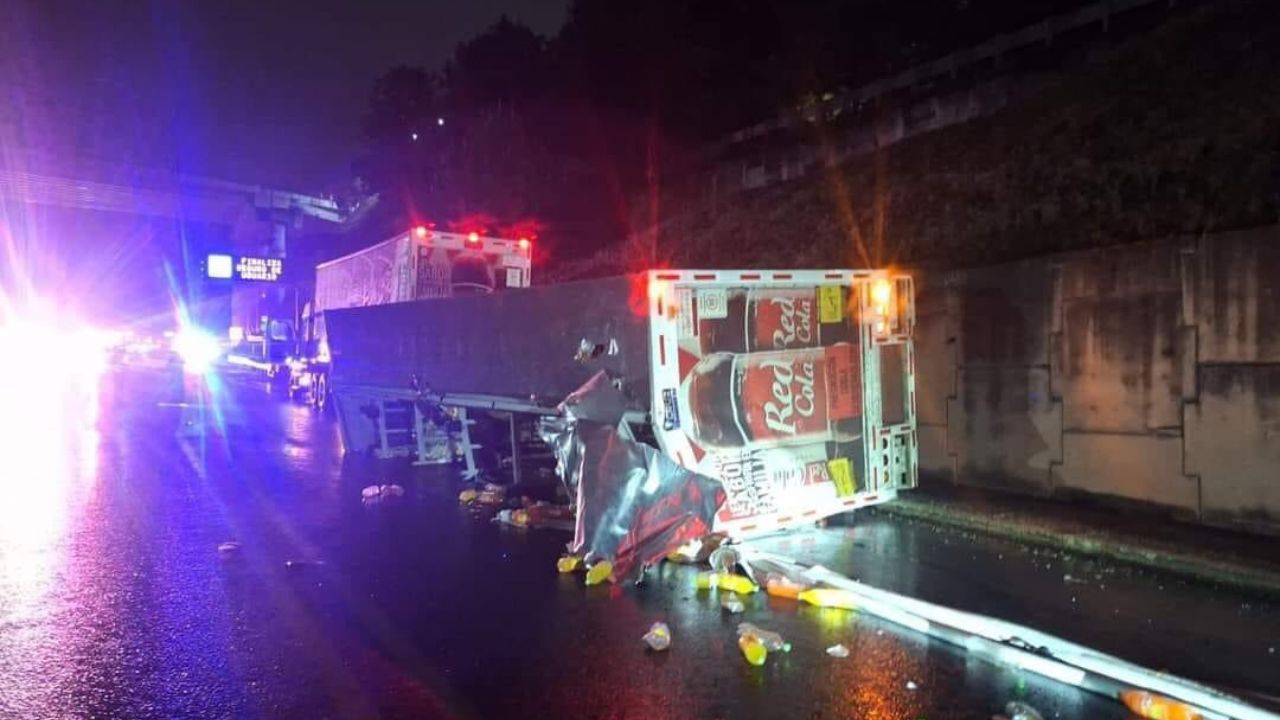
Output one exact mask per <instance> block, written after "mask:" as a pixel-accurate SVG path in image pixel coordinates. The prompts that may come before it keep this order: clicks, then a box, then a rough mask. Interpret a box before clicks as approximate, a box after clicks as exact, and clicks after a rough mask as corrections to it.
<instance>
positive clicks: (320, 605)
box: [0, 385, 1280, 720]
mask: <svg viewBox="0 0 1280 720" xmlns="http://www.w3.org/2000/svg"><path fill="white" fill-rule="evenodd" d="M217 397H218V401H217V403H216V404H215V405H214V406H212V407H210V408H207V409H206V411H205V412H200V411H198V410H196V409H194V408H185V409H184V408H149V409H146V410H144V411H141V412H139V413H137V414H136V416H135V417H132V418H127V419H123V420H122V419H118V418H114V417H103V418H100V419H99V420H98V421H97V423H96V426H97V429H96V430H93V429H80V426H81V425H83V424H84V421H85V418H86V413H85V412H83V411H77V409H76V408H75V407H74V405H71V404H67V403H64V404H61V405H56V407H54V408H51V409H48V410H47V411H42V413H40V414H39V416H38V417H34V418H32V417H24V418H23V419H22V421H21V422H19V423H9V426H10V428H11V429H12V428H14V427H16V428H17V430H18V431H17V432H16V433H15V432H10V433H8V434H7V435H6V436H5V439H4V440H0V482H3V483H4V484H5V485H6V486H7V487H4V488H3V493H4V495H5V497H3V498H2V499H0V718H10V717H13V718H186V717H195V718H298V719H304V718H305V719H308V720H310V719H313V718H375V717H386V718H434V717H521V718H528V717H557V718H568V717H587V718H630V717H635V718H652V717H678V718H684V717H690V718H692V717H726V718H739V717H856V718H911V719H914V718H931V719H933V718H982V719H983V720H985V719H986V718H989V717H990V716H991V715H992V713H993V712H995V711H997V710H999V709H1000V708H1001V707H1002V706H1003V705H1004V703H1005V702H1006V701H1008V700H1010V699H1015V698H1017V699H1022V700H1025V701H1027V702H1030V703H1031V704H1033V705H1034V706H1036V707H1038V708H1039V709H1040V711H1041V712H1042V713H1043V714H1044V716H1045V717H1046V718H1048V717H1063V718H1113V717H1114V718H1120V717H1127V715H1126V713H1124V712H1123V711H1122V709H1121V708H1120V707H1119V706H1118V705H1115V704H1113V703H1111V702H1109V701H1106V700H1104V699H1100V698H1096V697H1094V696H1090V695H1087V694H1084V693H1082V692H1079V691H1076V690H1074V689H1070V688H1065V687H1063V686H1060V685H1056V684H1054V683H1052V682H1049V681H1045V680H1041V679H1038V678H1037V677H1036V676H1033V675H1028V674H1025V673H1020V672H1017V671H1014V670H1012V669H1009V668H1002V667H998V666H995V665H992V664H990V663H988V662H986V661H984V660H979V659H976V658H969V657H966V656H965V655H964V654H963V653H962V652H960V651H958V650H956V649H954V648H952V647H949V646H947V645H944V644H941V643H939V642H937V641H930V640H928V639H927V638H923V637H921V636H918V635H914V634H912V633H910V632H902V631H899V630H898V629H897V628H896V627H894V626H892V625H890V624H887V623H884V622H881V621H878V620H876V619H874V618H870V617H864V616H858V615H853V614H850V613H847V612H844V611H836V610H819V609H815V608H797V607H796V606H795V605H794V604H793V603H790V602H787V601H779V600H776V599H770V598H767V597H765V596H758V597H753V598H750V599H749V600H748V610H747V612H746V614H745V616H740V617H729V616H725V615H722V612H721V610H720V608H719V606H718V604H717V602H716V599H715V597H714V596H707V595H705V594H699V593H696V592H695V591H694V590H693V589H692V578H693V573H692V571H691V570H690V569H688V568H682V567H673V566H662V567H661V568H659V569H658V570H657V571H656V572H655V574H654V576H653V582H651V583H649V584H648V585H646V586H644V587H642V588H625V589H624V588H616V587H600V588H584V587H582V586H581V581H580V579H579V578H575V577H569V576H561V575H558V574H557V573H556V572H555V567H554V565H555V559H556V557H557V556H558V555H559V553H560V550H561V548H562V546H563V543H564V542H565V541H566V540H567V537H566V536H564V535H563V534H560V533H557V532H554V531H521V530H515V529H511V528H503V527H499V526H497V525H494V524H492V523H488V522H482V521H477V520H476V519H475V518H473V517H472V516H471V515H470V514H469V513H467V512H466V511H464V510H462V509H461V508H459V507H458V505H457V502H456V496H457V486H456V484H455V483H456V481H455V479H454V478H452V477H451V476H450V474H449V473H446V472H441V471H439V470H417V471H415V470H412V469H410V468H408V467H405V466H399V465H378V464H373V463H368V462H361V461H354V462H346V463H344V462H343V461H342V458H341V452H340V447H339V442H338V437H337V429H336V426H335V424H334V423H333V421H332V420H331V419H328V418H323V417H317V416H315V415H313V414H312V413H311V412H309V411H308V410H307V409H305V408H302V407H298V406H294V405H291V404H288V403H286V402H282V401H279V400H277V399H273V398H270V397H267V396H266V395H264V394H263V393H262V392H261V390H260V389H258V388H254V387H240V386H236V385H232V386H231V387H230V388H228V389H226V390H225V391H223V392H221V393H219V394H218V396H217ZM179 416H180V417H179ZM90 419H91V418H90ZM174 420H178V422H177V423H176V424H177V426H178V427H179V431H178V432H177V433H175V432H174V429H173V427H174V424H175V423H174V422H173V421H174ZM374 482H399V483H401V484H403V485H404V486H405V488H406V490H407V492H406V496H405V497H404V498H403V500H402V501H401V502H399V503H396V504H394V505H383V506H378V507H363V506H362V505H361V503H360V500H359V496H360V489H361V488H362V487H363V486H365V485H367V484H370V483H374ZM232 540H234V541H236V542H239V543H240V547H241V549H240V550H239V551H238V552H231V553H225V552H219V550H218V545H219V543H223V542H226V541H232ZM773 542H775V543H779V544H780V546H781V547H783V548H784V549H787V550H788V551H790V552H792V553H793V554H795V555H797V556H802V557H803V556H806V555H807V556H809V559H815V560H820V561H822V562H825V563H826V564H828V565H831V566H833V567H836V568H839V569H844V570H846V571H848V572H851V573H853V574H855V575H860V576H861V577H862V578H863V579H865V580H868V581H874V582H876V583H878V584H883V585H884V586H886V587H889V588H890V589H898V590H908V591H911V590H915V591H918V592H919V594H920V595H922V596H924V597H925V598H926V599H931V600H942V601H945V600H947V599H948V598H951V599H952V600H954V601H955V602H954V603H953V604H958V605H962V606H964V605H979V606H985V605H986V603H987V602H988V601H989V602H990V603H991V605H990V606H987V607H986V608H985V609H986V611H987V612H996V611H1000V612H1002V613H1003V614H1005V616H1006V617H1009V618H1010V619H1016V620H1025V619H1027V618H1026V617H1021V616H1019V614H1020V613H1021V615H1025V616H1029V617H1030V618H1032V619H1044V618H1048V619H1049V620H1054V619H1055V618H1056V619H1057V620H1058V621H1060V624H1066V625H1072V626H1080V627H1089V626H1091V625H1092V624H1094V623H1099V624H1100V625H1099V627H1102V626H1103V625H1101V624H1102V623H1106V622H1109V621H1108V620H1106V619H1105V618H1104V617H1103V614H1104V612H1103V611H1104V606H1103V604H1094V603H1092V601H1087V602H1086V603H1085V604H1083V605H1080V603H1078V602H1077V603H1076V605H1079V607H1080V608H1081V609H1080V610H1079V611H1078V612H1077V613H1076V614H1075V615H1072V616H1070V622H1069V623H1068V622H1065V621H1064V619H1063V618H1062V617H1060V616H1059V614H1058V613H1059V608H1060V607H1061V606H1062V604H1063V603H1064V602H1066V601H1064V600H1063V598H1065V597H1067V595H1066V593H1068V592H1071V593H1075V594H1076V595H1080V596H1085V597H1088V596H1089V593H1090V592H1093V591H1096V592H1097V593H1099V594H1101V593H1106V592H1107V590H1104V589H1099V588H1091V586H1080V588H1079V589H1077V588H1076V587H1075V584H1074V583H1072V584H1069V585H1070V587H1067V586H1064V584H1063V582H1062V580H1061V576H1062V574H1063V573H1064V572H1074V571H1073V570H1062V569H1060V566H1059V565H1058V564H1059V563H1070V562H1072V561H1070V560H1062V559H1058V558H1053V559H1049V560H1048V563H1049V564H1050V565H1051V566H1053V567H1051V568H1049V569H1046V570H1045V571H1043V572H1041V571H1038V570H1036V569H1035V567H1034V566H1035V565H1038V564H1040V563H1039V557H1038V556H1031V555H1030V554H1029V552H1027V553H1025V555H1026V557H1025V558H1024V557H1021V556H1018V557H1017V558H1014V554H1015V553H1018V552H1020V551H1019V550H1018V549H1016V548H1013V549H1010V548H1004V546H1002V545H1000V544H992V543H990V542H988V541H975V540H971V539H968V538H964V537H963V536H959V535H955V534H952V535H950V536H948V535H946V534H940V533H939V532H937V531H936V530H934V529H932V528H930V527H927V526H921V525H914V524H910V523H902V522H901V521H897V520H893V519H890V518H886V517H883V516H877V515H871V514H867V515H864V516H860V517H859V518H857V519H856V524H855V525H854V526H853V527H852V528H844V529H833V530H828V531H826V532H823V533H814V534H808V535H801V536H796V537H790V538H784V539H779V540H776V541H773ZM1002 549H1003V550H1004V551H1008V552H1009V553H1010V556H1009V557H1007V558H1001V560H1008V559H1016V560H1017V561H1018V563H1024V562H1025V564H1026V565H1027V567H1026V568H1023V567H1022V565H1021V564H1018V565H1014V564H1007V567H1004V568H1003V569H1001V568H1000V567H999V566H998V562H997V560H994V559H993V560H991V561H990V562H989V563H988V564H983V563H986V562H987V561H986V560H984V561H982V562H979V560H978V558H979V557H983V558H986V557H988V555H990V556H991V557H993V558H994V556H995V555H997V554H1002V552H1001V550H1002ZM1033 557H1034V558H1035V560H1032V558H1033ZM844 566H847V567H844ZM1082 572H1083V570H1082ZM1105 574H1106V571H1105V569H1104V570H1100V571H1099V573H1098V575H1099V577H1101V576H1103V575H1105ZM1055 576H1056V578H1057V582H1056V583H1055V582H1053V580H1054V578H1055ZM1094 582H1097V583H1099V584H1101V582H1102V581H1101V580H1097V581H1094ZM1113 582H1118V583H1121V584H1123V583H1126V582H1127V583H1131V584H1132V586H1133V587H1135V588H1141V587H1144V583H1149V584H1150V587H1151V588H1152V592H1155V591H1154V588H1155V587H1156V585H1157V584H1158V582H1159V580H1158V579H1155V578H1142V577H1136V576H1135V577H1128V578H1124V577H1121V578H1117V580H1115V581H1113ZM1111 587H1116V586H1115V585H1109V586H1108V588H1111ZM1128 592H1130V593H1136V595H1135V596H1134V597H1129V595H1126V596H1125V597H1126V598H1127V599H1126V601H1125V603H1124V604H1123V607H1124V608H1125V612H1126V613H1132V612H1136V609H1135V608H1133V606H1132V603H1133V602H1136V601H1137V600H1135V599H1134V598H1135V597H1136V598H1141V596H1142V592H1141V591H1140V590H1132V591H1128ZM1173 592H1174V593H1176V594H1177V596H1178V597H1183V596H1185V595H1186V592H1185V591H1184V590H1178V589H1175V590H1174V591H1173ZM1204 592H1205V593H1207V595H1206V597H1205V598H1202V599H1201V600H1198V601H1197V602H1198V603H1199V604H1196V605H1193V606H1192V608H1193V610H1194V613H1195V614H1194V615H1192V614H1190V613H1184V612H1182V611H1181V610H1179V609H1177V608H1174V611H1175V612H1177V614H1178V615H1179V616H1181V617H1182V624H1183V625H1187V626H1190V625H1193V624H1197V623H1199V624H1201V625H1203V626H1204V627H1203V629H1202V630H1201V631H1200V635H1202V636H1204V637H1206V638H1208V640H1206V642H1210V641H1211V640H1212V638H1213V637H1215V633H1217V632H1218V628H1219V627H1222V625H1221V623H1223V622H1227V621H1226V620H1225V619H1224V618H1227V616H1229V615H1230V612H1229V611H1228V609H1227V607H1228V605H1229V604H1230V602H1228V601H1227V600H1223V599H1221V598H1219V601H1213V600H1212V591H1204ZM953 596H954V597H953ZM1207 608H1215V609H1216V610H1215V611H1220V612H1221V613H1222V616H1221V617H1218V616H1214V615H1205V614H1204V613H1208V612H1210V610H1209V609H1207ZM969 609H973V608H969ZM1165 609H1168V608H1165ZM1162 612H1163V610H1162ZM1251 612H1255V613H1256V614H1254V615H1249V616H1247V617H1244V616H1241V617H1244V619H1243V620H1239V619H1237V620H1236V621H1235V622H1236V625H1234V626H1232V628H1231V629H1230V630H1229V631H1228V630H1224V631H1223V633H1224V634H1225V635H1226V637H1227V638H1228V639H1227V640H1225V641H1224V642H1225V643H1226V645H1224V646H1219V647H1215V646H1213V645H1212V644H1211V642H1210V644H1209V645H1206V646H1205V647H1204V648H1203V649H1202V653H1203V655H1204V656H1203V657H1201V658H1200V661H1201V662H1200V664H1199V666H1200V667H1201V668H1203V669H1204V670H1205V671H1206V673H1207V672H1209V671H1210V670H1212V669H1213V668H1218V669H1219V670H1220V669H1221V668H1222V660H1223V651H1222V647H1226V648H1229V650H1228V652H1243V650H1241V649H1240V648H1242V647H1243V645H1242V644H1241V643H1242V642H1243V638H1240V637H1237V636H1238V635H1241V634H1244V635H1248V636H1249V640H1250V643H1249V646H1250V647H1252V646H1253V645H1256V644H1257V638H1258V637H1260V636H1261V634H1262V633H1264V632H1274V630H1275V628H1276V617H1277V615H1276V611H1275V608H1274V606H1272V605H1269V604H1267V603H1261V602H1260V603H1257V604H1255V605H1254V606H1253V609H1252V610H1251ZM1135 617H1136V616H1135ZM740 619H746V620H749V621H752V622H755V623H757V624H759V625H762V626H765V627H767V628H770V629H775V630H778V631H780V632H781V633H783V634H784V635H785V636H786V637H787V638H788V639H789V640H790V641H791V642H792V643H793V644H794V646H795V647H794V650H793V651H792V652H791V653H790V654H789V655H778V656H774V657H771V658H770V660H769V662H768V664H767V665H766V666H765V667H764V668H759V669H757V668H752V667H749V666H747V665H746V664H745V663H744V662H743V661H742V659H741V657H740V656H739V654H738V651H737V647H736V642H735V639H736V638H735V634H734V626H735V624H736V623H737V622H738V621H739V620H740ZM654 620H665V621H666V622H668V623H669V624H670V625H671V628H672V633H673V636H674V642H673V646H672V649H671V650H670V651H669V652H667V653H664V654H653V653H649V652H646V651H645V649H644V646H643V645H642V643H641V641H640V636H641V635H642V634H643V633H644V632H645V630H646V629H647V627H648V626H649V624H650V623H651V622H653V621H654ZM1202 621H1204V622H1202ZM1209 621H1211V622H1209ZM1040 624H1041V625H1042V626H1043V629H1047V630H1055V631H1056V630H1057V628H1054V627H1047V626H1046V625H1051V624H1053V623H1052V622H1050V623H1040ZM1175 624H1176V623H1175ZM1159 627H1161V628H1164V627H1166V625H1164V624H1162V625H1160V626H1159ZM1249 629H1251V630H1252V632H1246V630H1249ZM1094 634H1098V635H1104V634H1105V633H1097V632H1095V633H1094ZM1085 639H1088V638H1085ZM1277 640H1280V638H1278V639H1277ZM837 642H842V643H844V644H845V645H847V646H849V648H850V649H851V651H852V653H851V656H850V657H849V658H848V659H845V660H835V659H832V658H830V657H828V656H827V655H826V654H825V653H824V652H823V649H824V648H826V647H827V646H829V645H832V644H834V643H837ZM1155 647H1157V648H1159V647H1160V645H1159V644H1156V645H1155ZM1259 652H1260V653H1263V654H1261V655H1258V656H1257V657H1254V656H1252V655H1251V656H1249V657H1248V658H1243V659H1242V661H1241V663H1240V665H1241V667H1242V668H1248V667H1250V666H1253V670H1252V671H1251V673H1252V674H1249V675H1247V676H1244V675H1241V676H1238V677H1237V676H1235V675H1233V678H1236V679H1242V680H1243V681H1245V683H1244V684H1249V685H1256V682H1255V681H1257V680H1258V679H1259V678H1266V677H1270V678H1275V677H1280V669H1277V671H1276V672H1274V673H1273V674H1271V675H1269V676H1268V675H1266V673H1268V672H1271V669H1275V668H1280V659H1276V656H1275V655H1273V654H1266V650H1265V648H1263V649H1261V650H1260V651H1259ZM1195 655H1196V651H1195V649H1194V648H1193V649H1190V650H1187V651H1186V652H1184V653H1182V654H1179V655H1177V658H1176V659H1177V660H1178V662H1179V664H1183V663H1186V662H1192V661H1194V656H1195ZM1245 660H1247V662H1245ZM1268 662H1270V663H1273V664H1272V665H1266V664H1265V663H1268Z"/></svg>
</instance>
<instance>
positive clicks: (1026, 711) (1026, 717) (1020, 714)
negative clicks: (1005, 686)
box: [997, 700, 1044, 720]
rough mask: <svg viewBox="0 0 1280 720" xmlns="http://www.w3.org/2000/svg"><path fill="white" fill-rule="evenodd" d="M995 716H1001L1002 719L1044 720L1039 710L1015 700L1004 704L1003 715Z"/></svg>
mask: <svg viewBox="0 0 1280 720" xmlns="http://www.w3.org/2000/svg"><path fill="white" fill-rule="evenodd" d="M997 717H1002V718H1003V720H1044V716H1042V715H1041V714H1040V711H1039V710H1036V709H1035V708H1033V707H1031V706H1030V705H1028V704H1026V703H1024V702H1019V701H1017V700H1010V701H1009V702H1008V703H1007V704H1005V706H1004V715H1003V716H997Z"/></svg>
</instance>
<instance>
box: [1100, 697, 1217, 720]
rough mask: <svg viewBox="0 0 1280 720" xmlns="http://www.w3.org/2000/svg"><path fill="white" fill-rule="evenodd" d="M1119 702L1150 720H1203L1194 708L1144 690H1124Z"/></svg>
mask: <svg viewBox="0 0 1280 720" xmlns="http://www.w3.org/2000/svg"><path fill="white" fill-rule="evenodd" d="M1120 702H1122V703H1124V706H1125V707H1127V708H1129V711H1130V712H1132V713H1133V714H1134V715H1137V716H1138V717H1144V718H1150V719H1151V720H1203V718H1204V715H1203V714H1201V712H1200V711H1199V710H1197V709H1195V708H1194V707H1192V706H1190V705H1188V704H1186V703H1184V702H1179V701H1177V700H1174V699H1172V698H1167V697H1164V696H1163V695H1156V694H1155V693H1152V692H1147V691H1146V690H1125V691H1124V692H1122V693H1120Z"/></svg>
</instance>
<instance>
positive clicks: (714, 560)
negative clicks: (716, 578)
mask: <svg viewBox="0 0 1280 720" xmlns="http://www.w3.org/2000/svg"><path fill="white" fill-rule="evenodd" d="M707 562H708V563H709V564H710V565H711V569H712V570H713V571H714V570H719V571H720V572H725V573H732V572H733V570H734V568H736V567H737V566H738V551H737V549H736V548H733V547H731V546H728V545H721V546H720V547H718V548H716V549H715V550H714V551H712V553H711V555H709V556H708V557H707Z"/></svg>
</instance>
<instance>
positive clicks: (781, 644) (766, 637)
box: [738, 622, 791, 652]
mask: <svg viewBox="0 0 1280 720" xmlns="http://www.w3.org/2000/svg"><path fill="white" fill-rule="evenodd" d="M738 635H739V636H742V635H750V636H751V637H754V638H756V639H757V640H759V641H760V642H761V643H762V644H763V645H764V647H765V649H766V650H768V651H769V652H791V643H789V642H787V641H786V640H783V639H782V636H781V635H779V634H778V633H776V632H774V631H772V630H765V629H764V628H761V627H757V626H755V625H752V624H751V623H748V622H744V623H738Z"/></svg>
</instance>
